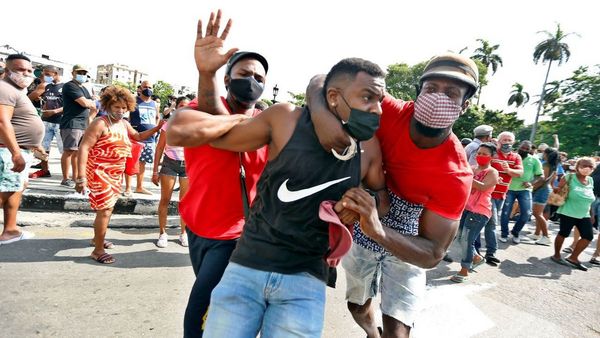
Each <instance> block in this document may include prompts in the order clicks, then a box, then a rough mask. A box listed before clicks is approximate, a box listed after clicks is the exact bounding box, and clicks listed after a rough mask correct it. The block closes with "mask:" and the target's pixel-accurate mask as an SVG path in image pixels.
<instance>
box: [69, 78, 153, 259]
mask: <svg viewBox="0 0 600 338" xmlns="http://www.w3.org/2000/svg"><path fill="white" fill-rule="evenodd" d="M100 100H101V102H102V106H103V107H104V108H105V109H106V111H107V112H108V115H106V116H103V117H100V118H98V119H96V120H94V121H93V122H92V123H91V124H90V126H89V128H88V129H87V130H86V131H85V134H84V135H83V139H82V141H81V145H80V147H79V153H78V154H77V166H78V168H77V169H78V170H77V172H78V173H79V176H78V177H77V178H76V180H75V183H76V186H75V189H76V190H77V192H83V191H84V190H85V188H86V186H87V188H89V190H90V194H89V197H90V204H91V207H92V209H93V210H96V219H95V220H94V241H93V244H94V246H95V248H94V251H93V252H92V255H91V257H92V258H93V259H94V260H96V261H97V262H99V263H102V264H111V263H114V262H115V259H114V258H113V257H112V256H111V255H110V254H108V253H106V251H105V249H107V248H111V247H112V246H113V245H112V243H110V242H107V241H105V239H104V238H105V236H106V229H107V227H108V223H109V221H110V217H111V215H112V211H113V208H114V206H115V203H116V202H117V200H118V199H119V196H120V194H121V177H122V175H123V172H124V171H125V160H126V158H127V157H129V156H131V142H130V141H129V137H131V138H133V139H135V140H138V141H139V140H143V139H146V138H148V137H150V136H152V135H153V134H155V133H156V132H158V130H160V127H161V126H162V124H159V125H157V126H156V127H154V128H152V129H148V130H146V131H144V132H141V133H139V132H137V131H135V130H134V129H133V128H132V127H131V125H129V123H128V122H127V121H125V120H123V115H124V114H125V112H128V111H131V110H134V109H135V98H134V97H133V95H131V93H129V91H128V90H127V89H124V88H118V87H109V88H107V89H106V90H105V91H104V94H103V95H102V97H101V98H100Z"/></svg>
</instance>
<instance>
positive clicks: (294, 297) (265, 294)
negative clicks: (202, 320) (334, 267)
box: [204, 262, 325, 338]
mask: <svg viewBox="0 0 600 338" xmlns="http://www.w3.org/2000/svg"><path fill="white" fill-rule="evenodd" d="M324 315H325V283H324V282H323V281H321V280H319V279H317V278H316V277H313V276H311V275H310V274H308V273H306V272H301V273H297V274H293V275H288V274H281V273H276V272H269V271H261V270H255V269H251V268H247V267H245V266H242V265H239V264H235V263H233V262H230V263H229V265H228V266H227V268H226V269H225V273H224V274H223V278H222V279H221V282H219V285H217V287H216V288H215V289H214V290H213V293H212V295H211V300H210V306H209V308H208V318H207V322H206V328H205V329H204V337H207V338H213V337H226V338H247V337H256V336H257V334H258V332H259V331H260V332H261V338H270V337H321V332H322V331H323V320H324Z"/></svg>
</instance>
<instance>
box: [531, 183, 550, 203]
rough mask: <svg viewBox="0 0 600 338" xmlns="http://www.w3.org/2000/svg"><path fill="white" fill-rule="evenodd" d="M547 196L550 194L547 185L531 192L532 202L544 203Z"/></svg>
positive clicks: (546, 200)
mask: <svg viewBox="0 0 600 338" xmlns="http://www.w3.org/2000/svg"><path fill="white" fill-rule="evenodd" d="M548 196H550V188H549V187H548V186H547V185H545V186H543V187H541V188H539V189H538V190H536V191H534V192H533V193H531V199H532V201H533V204H546V202H548Z"/></svg>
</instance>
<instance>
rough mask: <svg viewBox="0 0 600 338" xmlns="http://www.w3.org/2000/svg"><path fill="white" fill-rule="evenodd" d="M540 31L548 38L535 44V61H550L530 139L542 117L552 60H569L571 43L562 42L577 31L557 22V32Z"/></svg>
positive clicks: (559, 63)
mask: <svg viewBox="0 0 600 338" xmlns="http://www.w3.org/2000/svg"><path fill="white" fill-rule="evenodd" d="M538 33H544V34H546V37H547V39H545V40H543V41H541V42H540V43H538V44H537V46H535V49H534V51H533V62H534V63H535V64H536V65H537V63H538V62H539V61H540V59H541V60H542V64H544V63H546V62H548V70H547V71H546V78H545V79H544V84H543V85H542V94H541V95H540V101H539V102H538V108H537V112H536V113H535V122H533V128H531V135H530V136H529V140H531V141H533V138H534V137H535V132H536V131H537V124H538V119H539V117H540V112H541V110H542V106H543V104H544V97H545V95H546V84H547V83H548V75H549V74H550V68H551V67H552V62H554V61H558V65H559V66H560V65H562V64H563V62H567V61H569V57H570V56H571V51H570V50H569V45H567V44H566V43H564V42H562V41H563V39H565V38H566V37H567V36H569V35H571V34H576V33H567V34H565V32H563V30H562V29H560V24H558V23H557V24H556V32H555V33H550V32H548V31H541V32H538Z"/></svg>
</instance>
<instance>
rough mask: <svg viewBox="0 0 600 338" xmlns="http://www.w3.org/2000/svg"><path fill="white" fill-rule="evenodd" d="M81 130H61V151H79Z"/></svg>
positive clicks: (82, 131) (81, 136)
mask: <svg viewBox="0 0 600 338" xmlns="http://www.w3.org/2000/svg"><path fill="white" fill-rule="evenodd" d="M84 132H85V130H83V129H61V130H60V138H61V140H62V144H63V149H64V150H70V151H75V150H78V149H79V143H80V142H81V139H82V138H83V133H84Z"/></svg>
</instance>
